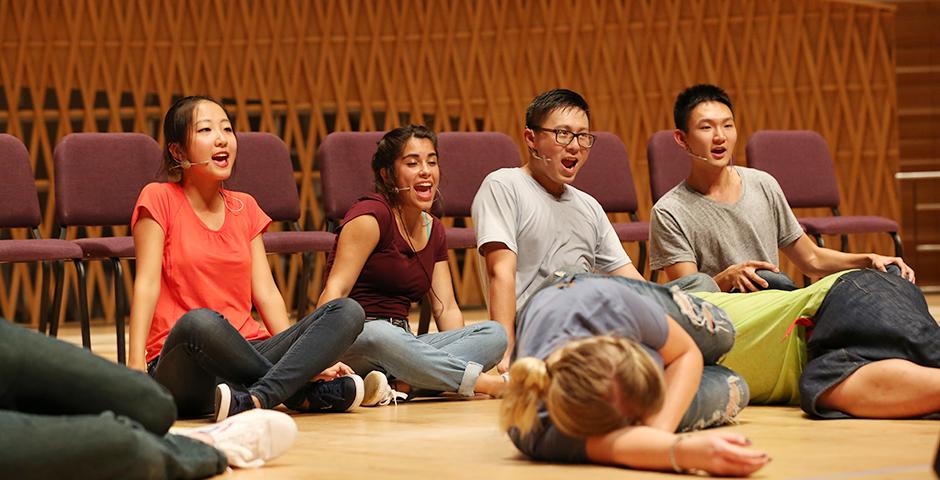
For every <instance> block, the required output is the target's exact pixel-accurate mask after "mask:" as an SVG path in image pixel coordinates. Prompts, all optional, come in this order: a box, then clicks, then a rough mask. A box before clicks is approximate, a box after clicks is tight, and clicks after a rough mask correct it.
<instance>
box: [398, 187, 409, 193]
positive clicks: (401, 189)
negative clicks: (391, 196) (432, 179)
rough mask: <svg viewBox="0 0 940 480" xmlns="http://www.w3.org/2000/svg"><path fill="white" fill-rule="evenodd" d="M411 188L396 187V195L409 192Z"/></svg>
mask: <svg viewBox="0 0 940 480" xmlns="http://www.w3.org/2000/svg"><path fill="white" fill-rule="evenodd" d="M408 190H411V187H395V193H401V192H407V191H408Z"/></svg>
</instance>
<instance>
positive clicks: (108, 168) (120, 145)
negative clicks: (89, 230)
mask: <svg viewBox="0 0 940 480" xmlns="http://www.w3.org/2000/svg"><path fill="white" fill-rule="evenodd" d="M53 157H54V163H55V216H56V222H58V224H59V225H60V226H63V227H67V226H73V225H127V224H129V223H130V221H131V214H132V213H133V210H134V204H135V203H137V197H138V196H139V195H140V191H141V190H142V189H143V188H144V186H145V185H147V184H148V183H150V182H155V181H158V180H160V179H161V178H160V169H161V164H162V161H163V153H162V152H161V150H160V145H158V144H157V142H156V140H154V139H153V138H151V137H150V136H148V135H144V134H142V133H72V134H69V135H66V136H65V137H63V138H62V140H60V141H59V143H58V145H56V147H55V152H54V153H53Z"/></svg>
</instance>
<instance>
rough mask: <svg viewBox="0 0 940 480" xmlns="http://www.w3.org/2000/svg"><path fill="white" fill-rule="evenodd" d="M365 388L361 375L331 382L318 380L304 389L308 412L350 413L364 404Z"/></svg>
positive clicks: (346, 376) (343, 377) (348, 376)
mask: <svg viewBox="0 0 940 480" xmlns="http://www.w3.org/2000/svg"><path fill="white" fill-rule="evenodd" d="M364 392H365V388H364V387H363V384H362V377H360V376H359V375H345V376H342V377H338V378H335V379H333V380H330V381H328V382H327V381H324V380H317V381H316V382H313V383H308V384H307V385H306V386H305V387H304V398H306V400H307V402H306V403H307V405H306V407H307V410H306V411H308V412H337V413H338V412H348V411H350V410H352V409H354V408H356V407H358V406H359V404H360V403H362V396H363V393H364Z"/></svg>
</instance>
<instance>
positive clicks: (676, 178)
mask: <svg viewBox="0 0 940 480" xmlns="http://www.w3.org/2000/svg"><path fill="white" fill-rule="evenodd" d="M646 160H647V166H648V168H649V173H650V196H652V197H653V204H654V205H655V204H656V202H658V201H659V199H660V198H662V196H663V195H665V194H666V193H667V192H669V190H672V188H673V187H675V186H676V185H678V184H680V183H682V181H683V180H685V179H686V178H688V176H689V172H691V171H692V159H691V158H689V155H688V153H686V151H685V150H683V149H682V147H680V146H679V144H677V143H676V140H675V138H673V131H672V130H660V131H658V132H656V133H654V134H653V135H652V136H651V137H650V139H649V142H647V144H646Z"/></svg>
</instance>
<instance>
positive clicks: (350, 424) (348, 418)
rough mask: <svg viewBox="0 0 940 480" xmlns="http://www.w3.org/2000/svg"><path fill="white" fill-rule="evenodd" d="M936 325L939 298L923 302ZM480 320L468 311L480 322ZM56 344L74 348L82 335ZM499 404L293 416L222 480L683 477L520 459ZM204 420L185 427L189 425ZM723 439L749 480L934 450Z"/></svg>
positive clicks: (922, 441) (885, 424) (875, 429)
mask: <svg viewBox="0 0 940 480" xmlns="http://www.w3.org/2000/svg"><path fill="white" fill-rule="evenodd" d="M928 299H929V301H930V304H931V307H932V308H931V310H932V311H933V312H934V316H935V317H938V313H940V312H937V310H938V309H940V296H934V295H931V296H930V297H929V298H928ZM482 315H484V312H481V311H476V312H475V311H470V312H468V315H467V317H468V318H469V319H478V318H481V316H482ZM113 331H114V330H113V327H110V326H104V325H100V326H95V327H94V329H93V333H92V338H93V348H94V350H95V352H96V353H98V354H100V355H102V356H105V357H107V358H110V359H114V358H115V355H114V353H115V347H114V337H113V335H114V334H113ZM60 337H61V338H63V339H65V340H67V341H71V342H76V343H78V342H79V335H78V329H77V328H75V327H74V326H72V325H69V326H68V327H65V328H63V331H62V332H61V335H60ZM498 407H499V401H498V400H474V401H460V400H443V399H428V400H419V401H415V402H410V403H406V404H400V405H397V406H388V407H379V408H368V409H367V408H360V409H358V410H356V411H354V412H350V413H346V414H317V415H313V414H310V415H295V417H294V418H295V419H296V421H297V424H298V427H299V428H300V434H299V436H298V438H297V442H296V444H295V445H294V447H293V448H292V449H291V450H290V451H289V452H288V453H286V454H285V455H284V456H282V457H280V458H278V459H276V460H274V461H272V462H271V463H269V464H268V465H266V466H265V467H264V468H262V469H260V470H236V471H234V472H232V473H228V474H226V475H223V476H222V477H219V478H229V477H235V478H246V479H247V478H258V479H262V478H263V479H266V480H277V479H296V478H332V479H347V478H348V479H359V478H368V479H382V480H394V479H408V480H411V479H416V478H440V479H468V480H471V479H472V480H480V479H485V480H500V479H520V480H554V479H570V478H578V479H601V478H604V479H607V478H659V477H666V478H670V477H671V478H682V477H680V476H678V475H669V474H666V473H655V472H653V473H650V472H638V471H632V470H626V469H617V468H612V467H600V466H589V465H578V466H567V465H555V464H539V463H534V462H530V461H528V460H526V459H525V458H524V457H523V456H521V455H520V454H519V453H518V452H517V451H516V449H515V447H514V446H513V445H512V443H511V442H510V441H509V439H508V437H507V436H506V435H505V434H503V433H502V432H500V431H499V428H498V426H497V410H498ZM204 423H205V422H204V421H181V422H178V423H177V426H195V425H200V424H204ZM725 428H726V429H727V430H733V431H738V432H741V433H743V434H745V435H747V436H748V437H749V438H750V439H751V441H752V442H753V444H754V446H755V447H756V448H759V449H762V450H764V451H767V452H768V453H769V454H770V455H771V456H772V457H773V461H772V462H771V463H770V464H769V465H768V466H767V467H765V468H764V469H763V470H761V471H760V472H758V474H756V475H755V476H754V477H753V478H789V479H813V480H828V479H915V478H917V479H927V478H935V477H934V476H933V474H932V473H931V469H930V465H932V463H933V458H934V455H935V452H936V450H937V443H938V434H940V422H937V421H936V420H894V421H888V420H828V421H814V420H809V419H807V418H805V417H804V416H803V414H802V412H801V411H800V409H799V408H798V407H783V406H773V407H761V406H751V407H747V408H746V409H745V410H744V411H743V413H742V414H741V416H740V417H739V423H738V424H737V425H734V426H731V427H725Z"/></svg>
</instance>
